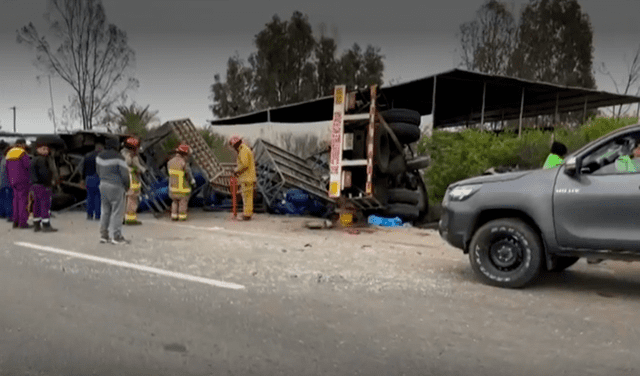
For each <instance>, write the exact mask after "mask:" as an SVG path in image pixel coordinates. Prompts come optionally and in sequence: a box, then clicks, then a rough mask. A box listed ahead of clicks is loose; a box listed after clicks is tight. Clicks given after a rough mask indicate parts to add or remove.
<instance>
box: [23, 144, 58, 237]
mask: <svg viewBox="0 0 640 376" xmlns="http://www.w3.org/2000/svg"><path fill="white" fill-rule="evenodd" d="M49 152H50V150H49V146H47V143H46V142H45V141H43V140H42V139H36V157H35V158H34V159H33V160H32V161H31V165H30V175H31V192H32V194H33V225H34V231H35V232H38V231H41V230H42V232H55V231H58V230H57V229H55V228H53V227H51V222H50V218H51V196H52V194H53V191H52V187H53V181H54V177H53V170H52V169H51V165H52V163H51V161H50V160H49V159H48V158H49ZM41 224H42V226H41Z"/></svg>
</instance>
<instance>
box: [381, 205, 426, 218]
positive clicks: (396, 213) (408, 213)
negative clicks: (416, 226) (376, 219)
mask: <svg viewBox="0 0 640 376" xmlns="http://www.w3.org/2000/svg"><path fill="white" fill-rule="evenodd" d="M384 213H385V215H386V216H390V217H400V219H402V220H403V221H414V220H416V219H418V217H419V216H420V212H419V211H418V207H417V206H415V205H410V204H389V205H387V207H386V209H385V210H384Z"/></svg>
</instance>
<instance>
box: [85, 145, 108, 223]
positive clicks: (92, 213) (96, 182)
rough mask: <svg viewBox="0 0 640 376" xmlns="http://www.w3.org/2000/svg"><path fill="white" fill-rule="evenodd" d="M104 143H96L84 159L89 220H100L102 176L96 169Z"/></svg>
mask: <svg viewBox="0 0 640 376" xmlns="http://www.w3.org/2000/svg"><path fill="white" fill-rule="evenodd" d="M103 150H104V145H102V144H101V143H96V146H95V150H93V151H91V152H89V153H87V154H86V155H85V157H84V160H83V161H82V177H83V179H84V181H85V187H86V188H87V220H93V219H95V220H97V221H99V220H100V188H99V187H100V177H99V176H98V172H97V171H96V157H97V156H98V154H99V153H100V152H102V151H103Z"/></svg>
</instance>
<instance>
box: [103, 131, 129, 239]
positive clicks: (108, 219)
mask: <svg viewBox="0 0 640 376" xmlns="http://www.w3.org/2000/svg"><path fill="white" fill-rule="evenodd" d="M118 145H119V142H118V140H117V139H115V138H108V139H107V140H106V142H105V150H103V151H102V152H100V153H99V154H98V156H97V157H96V170H97V173H98V176H99V177H100V186H99V189H100V203H101V210H100V211H101V215H100V243H112V244H126V243H129V241H128V240H126V239H125V238H124V236H122V218H123V217H124V202H125V201H124V197H125V196H124V195H125V192H126V191H128V190H129V186H130V185H131V181H130V180H129V168H128V167H127V164H126V162H125V160H124V157H123V156H122V154H120V153H119V152H118ZM109 235H111V238H110V237H109Z"/></svg>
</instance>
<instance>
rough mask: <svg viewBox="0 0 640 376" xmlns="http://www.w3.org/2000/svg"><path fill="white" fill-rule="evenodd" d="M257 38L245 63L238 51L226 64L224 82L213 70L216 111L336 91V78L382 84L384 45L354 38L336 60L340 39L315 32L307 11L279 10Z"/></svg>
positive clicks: (222, 113)
mask: <svg viewBox="0 0 640 376" xmlns="http://www.w3.org/2000/svg"><path fill="white" fill-rule="evenodd" d="M254 43H255V45H256V47H257V51H256V52H254V53H252V54H251V55H250V56H249V59H248V61H249V66H250V68H249V67H245V66H244V64H243V63H242V61H241V60H240V58H239V56H237V53H236V56H234V57H232V58H231V59H230V60H229V62H228V64H227V77H226V82H222V79H221V77H220V75H218V74H216V75H215V76H214V84H213V85H212V86H211V96H210V98H211V99H212V100H213V105H212V106H210V108H211V110H212V112H213V114H214V115H215V116H217V117H229V116H236V115H240V114H244V113H248V112H252V111H257V110H263V109H266V108H270V107H277V106H282V105H286V104H291V103H299V102H303V101H307V100H312V99H315V98H318V97H321V96H327V95H332V94H333V88H334V86H335V85H337V84H341V83H346V84H347V85H348V87H349V89H354V88H356V87H358V88H362V87H364V86H366V85H370V84H378V85H382V75H383V71H384V64H383V62H382V60H383V59H384V56H383V55H382V54H381V53H380V48H378V47H373V46H370V45H369V46H367V49H366V50H365V51H364V52H362V50H361V49H360V47H359V46H358V45H357V44H355V45H354V46H353V48H352V49H350V50H348V51H345V52H344V53H343V55H342V56H341V58H340V59H339V60H336V49H337V46H336V42H335V41H334V40H333V39H332V38H329V37H326V36H325V35H324V29H322V30H321V33H320V37H319V38H318V40H316V39H315V37H314V36H313V33H312V30H311V25H310V24H309V21H308V19H307V16H305V15H303V14H302V13H300V12H294V13H293V15H292V17H291V20H289V21H281V20H280V18H279V17H278V16H277V15H275V16H273V18H272V20H271V22H269V23H267V24H266V26H265V29H264V30H262V31H261V32H260V33H258V34H257V35H256V37H255V40H254Z"/></svg>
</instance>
